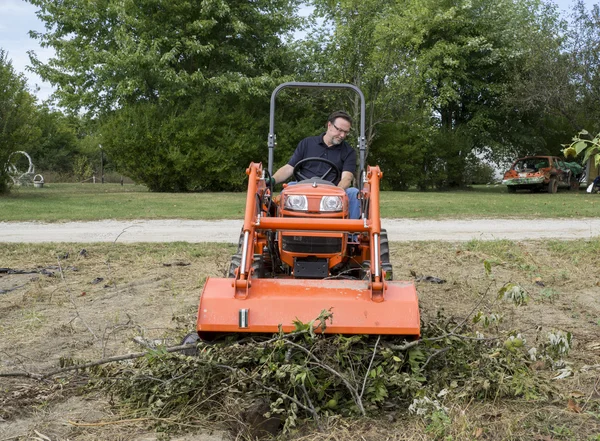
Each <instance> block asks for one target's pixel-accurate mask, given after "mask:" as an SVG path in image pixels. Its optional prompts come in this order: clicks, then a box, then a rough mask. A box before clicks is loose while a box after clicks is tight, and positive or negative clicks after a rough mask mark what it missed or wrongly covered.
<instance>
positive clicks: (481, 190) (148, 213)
mask: <svg viewBox="0 0 600 441" xmlns="http://www.w3.org/2000/svg"><path fill="white" fill-rule="evenodd" d="M244 205H245V194H244V193H151V192H149V191H148V190H147V189H146V188H145V187H144V186H141V185H131V184H130V185H124V186H121V185H119V184H46V185H45V186H44V187H43V188H33V187H24V188H13V189H12V191H11V192H10V193H9V194H8V195H4V196H0V221H44V222H60V221H69V220H88V221H90V220H100V219H170V218H179V219H207V220H210V219H242V218H243V212H244ZM599 214H600V197H599V196H598V195H590V194H587V193H585V192H584V190H583V189H582V190H580V191H579V192H570V191H568V190H564V191H559V193H558V194H554V195H551V194H547V193H533V194H532V193H527V192H526V193H517V194H508V193H507V192H506V188H504V187H502V186H490V187H487V186H475V187H473V188H472V189H469V190H462V191H448V192H433V191H431V192H416V191H414V192H413V191H408V192H389V191H388V192H382V194H381V215H382V216H383V217H385V218H415V219H418V218H427V219H443V218H459V219H460V218H511V217H524V218H537V217H539V218H579V217H596V216H598V215H599Z"/></svg>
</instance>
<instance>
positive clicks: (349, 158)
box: [273, 111, 360, 219]
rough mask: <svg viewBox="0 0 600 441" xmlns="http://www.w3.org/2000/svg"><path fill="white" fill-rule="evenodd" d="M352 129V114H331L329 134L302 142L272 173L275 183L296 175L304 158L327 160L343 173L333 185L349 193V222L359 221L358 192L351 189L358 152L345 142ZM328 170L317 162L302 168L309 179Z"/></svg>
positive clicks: (325, 165)
mask: <svg viewBox="0 0 600 441" xmlns="http://www.w3.org/2000/svg"><path fill="white" fill-rule="evenodd" d="M351 128H352V118H351V117H350V115H348V114H347V113H346V112H343V111H338V112H334V113H332V114H331V115H330V116H329V118H328V119H327V131H326V132H325V133H322V134H321V135H318V136H309V137H308V138H304V139H303V140H302V141H300V143H299V144H298V147H296V151H294V154H293V155H292V157H291V158H290V160H289V161H288V163H287V164H286V165H284V166H283V167H281V168H280V169H279V170H277V171H276V172H275V173H274V174H273V183H274V184H277V183H281V182H284V181H286V180H287V179H289V178H290V177H291V176H292V174H293V171H294V166H295V165H296V164H297V163H298V162H300V161H301V160H302V159H306V158H324V159H328V160H330V161H331V162H333V163H334V164H335V165H337V166H338V168H339V169H340V171H341V173H342V175H341V177H338V180H337V182H334V184H335V185H337V186H338V187H341V188H343V189H344V190H346V194H347V195H348V211H349V215H350V219H359V218H360V201H359V200H358V198H357V195H358V189H357V188H353V187H350V186H351V185H352V180H353V179H354V172H355V170H356V151H354V149H353V148H352V147H351V146H350V144H348V143H347V142H346V141H345V139H346V137H347V136H348V133H350V129H351ZM328 169H329V166H328V165H327V164H324V163H319V162H316V161H315V162H308V163H307V164H306V166H305V167H303V168H302V174H303V175H305V176H306V177H308V178H312V177H314V176H318V177H321V176H322V175H323V173H325V172H326V171H327V170H328Z"/></svg>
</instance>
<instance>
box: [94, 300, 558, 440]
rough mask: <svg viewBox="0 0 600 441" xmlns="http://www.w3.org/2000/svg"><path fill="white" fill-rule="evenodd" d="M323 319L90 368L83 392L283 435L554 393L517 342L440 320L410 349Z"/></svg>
mask: <svg viewBox="0 0 600 441" xmlns="http://www.w3.org/2000/svg"><path fill="white" fill-rule="evenodd" d="M330 318H331V315H330V314H329V313H327V312H323V313H322V314H321V316H320V317H319V318H318V319H316V320H315V321H313V322H310V323H307V324H304V323H300V322H297V323H296V331H295V332H293V333H290V334H283V333H279V334H277V335H275V336H271V337H269V338H262V339H259V338H246V339H243V340H236V341H233V342H232V341H225V342H222V343H215V344H210V345H208V344H205V343H202V342H200V343H198V346H197V350H196V351H195V353H194V354H193V355H191V356H190V355H184V354H182V353H176V352H173V353H171V352H169V351H167V350H165V348H163V349H161V348H158V349H156V350H152V351H150V352H148V353H147V355H146V356H144V357H142V358H138V359H136V360H134V361H130V362H128V363H127V364H124V363H121V364H119V365H104V366H96V367H94V368H93V369H92V370H91V371H92V374H93V375H92V381H91V383H90V385H91V387H93V388H102V389H105V390H108V391H109V392H110V393H111V394H112V395H113V396H118V397H120V398H121V400H122V401H121V402H122V403H124V404H126V405H127V406H128V407H130V408H131V409H133V410H134V411H135V412H136V413H137V414H138V415H139V416H150V417H155V418H156V419H157V420H160V421H165V420H167V419H168V420H169V421H191V420H193V419H194V416H195V415H199V414H201V415H203V416H204V417H208V418H210V419H211V420H213V421H215V420H217V421H221V422H226V420H230V421H238V422H239V421H240V420H241V419H244V415H245V419H246V420H248V419H255V420H260V421H261V424H262V423H264V424H267V423H273V422H274V424H275V427H276V428H277V430H283V431H284V432H287V431H290V430H292V429H293V427H295V426H297V424H298V422H300V421H306V420H310V421H313V422H314V423H315V424H317V426H318V425H319V424H320V420H321V418H323V417H327V416H331V415H333V414H338V415H343V416H353V415H370V414H375V413H381V412H382V411H383V412H385V411H389V412H398V411H399V410H400V411H405V410H406V409H409V410H410V411H413V412H415V413H418V412H420V411H422V409H421V408H422V407H424V406H425V407H427V406H433V407H434V410H435V409H442V410H443V409H444V402H445V401H446V400H455V399H464V400H466V401H468V400H470V399H479V400H485V399H497V398H503V397H521V396H523V397H526V398H527V399H546V398H548V397H549V396H550V395H551V394H552V388H551V387H550V385H549V383H548V382H547V381H546V380H544V379H542V378H541V377H538V376H536V374H535V373H534V371H532V370H531V369H530V367H529V365H530V363H531V360H530V358H529V357H528V354H527V351H526V350H525V348H524V347H522V346H521V345H519V344H506V341H512V342H514V341H515V339H514V338H512V339H509V340H502V341H501V340H500V339H498V338H484V337H482V336H481V335H480V334H477V333H476V332H475V331H474V329H473V328H471V326H470V324H468V323H466V322H462V323H460V324H457V323H454V322H452V321H451V320H447V319H445V318H444V317H441V316H439V317H438V320H437V321H435V322H433V323H429V324H428V325H424V326H423V328H422V332H423V335H422V338H421V339H420V340H416V341H405V340H402V339H399V338H398V337H392V336H386V337H384V336H365V335H356V336H341V335H327V334H323V333H322V331H323V330H324V329H325V328H326V323H327V321H328V320H329V319H330ZM249 415H253V416H251V417H249Z"/></svg>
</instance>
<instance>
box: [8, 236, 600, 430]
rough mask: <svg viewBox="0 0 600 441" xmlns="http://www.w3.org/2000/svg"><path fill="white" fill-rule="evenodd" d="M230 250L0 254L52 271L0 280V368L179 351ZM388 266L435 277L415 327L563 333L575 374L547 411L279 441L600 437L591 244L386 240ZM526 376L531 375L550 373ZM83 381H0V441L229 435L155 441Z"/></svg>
mask: <svg viewBox="0 0 600 441" xmlns="http://www.w3.org/2000/svg"><path fill="white" fill-rule="evenodd" d="M82 249H85V250H86V253H81V254H80V252H81V250H82ZM232 252H233V248H232V247H230V246H223V245H217V244H183V243H175V244H136V245H128V246H125V245H118V244H93V245H92V244H89V245H76V244H51V245H13V244H4V245H3V246H2V247H1V248H0V268H6V267H8V268H12V269H17V270H37V271H41V269H46V270H47V271H49V272H51V273H52V274H53V275H52V276H48V275H43V274H40V273H32V274H11V275H8V274H6V273H0V276H1V277H0V290H4V291H6V292H4V293H2V294H0V335H2V338H1V339H0V372H2V373H6V372H19V371H28V372H44V371H48V370H50V369H54V368H56V367H58V366H59V365H60V364H61V363H62V364H65V363H71V362H77V361H82V360H95V359H99V358H101V357H106V356H112V355H117V354H125V353H129V352H137V351H140V350H141V348H140V346H139V345H137V344H136V343H134V341H133V338H134V337H137V336H141V337H143V338H145V339H146V340H150V341H153V340H160V341H164V342H165V343H166V344H168V345H171V344H177V343H179V340H180V339H181V337H182V336H183V335H184V334H185V333H186V332H187V331H189V330H190V329H193V326H194V323H195V315H196V309H197V303H198V296H199V293H200V289H201V287H202V285H203V282H204V280H205V278H206V277H207V276H212V275H221V274H222V272H223V270H224V269H225V267H226V265H227V262H228V259H229V255H230V254H231V253H232ZM66 253H68V258H64V257H65V256H66ZM84 254H85V255H84ZM59 256H62V257H63V258H59ZM391 258H392V263H393V264H394V273H395V278H396V279H408V278H412V277H413V274H416V275H417V276H423V275H431V276H435V277H439V278H442V279H445V280H446V283H443V284H432V283H424V282H423V283H418V284H417V289H418V291H419V296H420V302H421V307H422V312H423V318H424V320H425V321H432V320H435V317H436V314H437V312H438V311H439V310H440V309H444V311H445V314H446V315H447V316H455V317H456V318H457V319H459V320H460V319H463V318H464V317H466V316H467V315H468V314H469V313H470V312H472V311H473V309H474V308H475V307H476V308H475V309H477V310H479V309H481V310H484V311H487V312H497V313H500V314H503V315H504V321H503V322H502V323H501V324H500V325H499V326H498V330H494V332H496V331H497V332H500V333H501V332H508V331H509V330H518V331H520V332H522V333H523V334H524V336H525V337H526V338H527V342H528V344H531V345H533V344H535V341H536V339H543V338H546V337H545V336H546V333H547V332H548V331H551V330H557V329H560V330H564V331H570V332H571V333H572V334H573V338H574V342H575V346H574V348H573V350H572V351H571V353H570V354H569V356H568V358H567V363H568V366H570V368H571V370H572V372H573V374H572V375H571V376H569V377H567V378H564V379H561V380H552V383H553V384H554V386H555V387H556V388H557V390H558V393H557V394H556V395H555V396H554V398H553V400H551V401H545V402H538V401H527V400H525V399H519V400H494V399H493V398H491V399H488V400H485V401H469V402H462V401H461V400H454V401H451V402H448V403H445V405H446V406H447V407H448V408H449V411H448V417H449V418H448V421H431V420H427V419H423V418H421V417H416V416H411V415H408V412H407V411H406V409H395V410H393V411H386V412H385V413H383V412H382V415H381V417H379V418H378V417H371V418H369V419H366V418H365V419H350V418H342V417H339V416H332V417H330V418H329V419H327V420H326V421H323V425H324V426H325V430H324V432H320V433H318V432H316V430H315V428H314V427H313V426H312V425H311V424H305V425H303V426H302V427H300V428H299V430H298V432H296V433H294V434H288V435H286V436H284V438H285V439H294V440H302V441H308V440H311V441H312V440H332V441H334V440H335V441H337V440H348V439H363V440H373V441H375V440H430V439H435V438H436V437H437V438H438V439H448V440H450V439H452V440H477V439H482V440H541V441H545V440H596V441H597V440H599V439H600V385H599V381H598V378H599V377H600V340H599V335H600V275H599V272H598V268H599V267H600V240H594V241H573V242H519V243H514V242H508V241H498V242H476V241H474V242H469V243H466V244H465V243H463V244H449V243H439V242H436V243H433V242H427V243H425V242H424V243H406V244H404V243H402V244H401V243H393V244H392V246H391ZM485 261H487V262H489V263H490V265H491V274H486V271H485V268H484V262H485ZM100 278H101V279H102V280H101V281H98V279H100ZM506 282H513V283H518V284H519V285H520V286H522V287H523V288H524V289H525V290H526V291H527V293H528V294H529V297H530V300H529V302H528V304H527V305H526V306H523V307H519V308H516V307H515V306H514V305H512V304H509V303H506V302H502V301H500V300H498V299H497V292H498V290H499V289H500V288H501V287H502V286H503V285H504V284H505V283H506ZM15 287H17V288H16V289H14V290H12V289H13V288H15ZM0 292H1V291H0ZM482 331H483V332H488V331H489V330H484V329H482ZM490 332H491V331H490ZM534 367H535V368H536V369H539V370H538V371H535V374H536V375H541V376H544V377H547V378H551V377H553V376H555V375H556V374H557V372H556V371H553V370H551V369H549V368H548V367H545V366H542V365H540V366H534ZM84 383H85V377H83V376H77V375H74V374H73V375H69V376H66V377H63V378H56V379H54V380H52V381H49V382H39V381H35V380H31V379H24V378H2V377H0V440H8V439H15V440H17V439H23V440H25V439H35V437H38V438H40V436H39V435H36V432H35V431H37V432H38V433H40V434H43V435H45V436H47V437H49V438H50V439H52V440H66V439H69V440H71V441H74V440H86V441H87V440H119V439H122V440H125V439H127V440H136V439H137V440H140V441H141V440H142V439H143V440H152V439H157V440H158V439H161V440H166V439H172V440H183V439H186V440H209V439H222V438H227V437H228V436H230V435H229V434H226V433H221V432H218V431H216V432H211V430H216V429H219V426H215V425H214V423H212V422H209V421H207V422H202V419H201V417H199V418H198V420H195V421H194V423H193V426H194V427H186V426H185V425H184V426H181V429H182V430H184V431H185V430H187V431H188V432H187V434H178V433H172V431H171V432H169V433H167V434H161V433H156V432H154V431H152V430H150V429H148V427H150V425H151V424H150V423H152V425H153V426H156V425H157V424H158V426H159V427H160V421H156V419H155V418H153V419H152V421H148V420H144V419H139V418H135V419H132V418H131V415H130V414H128V413H127V411H126V410H125V409H124V408H123V407H121V406H119V405H118V404H119V403H118V402H116V401H113V398H112V397H110V396H104V395H102V394H99V393H97V392H96V393H90V392H85V391H83V390H82V389H81V388H80V386H81V385H83V384H84ZM211 437H212V438H211ZM233 438H235V437H233ZM233 438H231V439H233ZM239 439H241V438H239Z"/></svg>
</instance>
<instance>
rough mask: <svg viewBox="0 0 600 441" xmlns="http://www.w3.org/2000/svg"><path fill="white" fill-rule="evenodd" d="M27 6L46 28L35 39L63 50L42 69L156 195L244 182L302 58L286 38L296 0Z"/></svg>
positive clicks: (45, 2) (78, 0)
mask: <svg viewBox="0 0 600 441" xmlns="http://www.w3.org/2000/svg"><path fill="white" fill-rule="evenodd" d="M31 2H32V3H33V4H35V5H38V6H39V7H40V11H39V13H38V15H39V17H40V18H41V19H42V20H43V21H44V22H45V23H46V27H47V29H48V31H47V32H45V33H34V36H35V37H37V38H39V39H40V41H41V43H42V45H43V46H52V47H54V48H55V50H56V58H54V59H52V60H50V61H49V62H48V63H47V64H43V63H41V62H39V60H36V59H35V56H33V58H32V62H33V64H34V69H35V70H36V71H37V72H38V73H39V74H40V75H41V76H42V77H43V78H44V79H46V80H48V81H50V82H51V83H53V84H54V85H56V86H57V92H56V96H57V98H58V99H59V101H60V103H61V104H62V105H63V106H66V107H67V108H69V109H70V110H71V111H73V112H76V111H79V110H80V109H85V110H87V111H88V115H91V116H92V117H93V118H95V119H96V121H97V131H96V132H95V134H94V135H95V136H97V137H98V139H101V143H102V145H103V147H104V149H105V151H106V153H107V156H108V157H109V158H110V159H111V161H113V162H114V164H115V165H116V166H117V167H118V168H119V170H120V171H121V172H123V173H124V174H127V175H128V176H130V177H132V178H133V179H134V180H136V181H137V182H141V183H145V184H147V185H148V186H149V188H151V189H152V190H154V191H184V190H190V189H202V190H224V189H228V190H233V189H240V188H241V183H242V182H243V180H244V178H245V174H244V170H245V168H246V167H247V166H248V163H249V162H250V161H249V158H252V159H253V160H257V159H256V158H257V156H256V152H257V147H259V146H263V145H266V133H267V130H266V129H265V128H264V127H265V125H266V124H268V117H267V115H268V110H267V109H268V97H269V93H270V91H271V90H272V89H273V87H274V86H275V85H276V84H278V83H279V82H281V81H284V80H287V79H289V78H290V77H287V76H286V75H288V74H290V73H291V72H292V69H291V66H292V65H293V64H294V63H296V59H295V57H294V56H293V52H292V51H291V50H290V48H289V47H288V46H286V45H285V44H284V39H285V37H286V36H288V35H289V34H290V33H291V32H292V31H293V30H294V28H295V26H297V25H298V23H299V22H298V21H297V20H296V17H295V12H296V10H297V6H298V4H299V0H274V1H273V0H256V1H253V2H247V1H245V0H230V1H225V0H215V1H210V2H208V1H201V0H191V1H190V0H169V1H167V0H125V1H121V0H100V1H97V2H96V1H94V2H89V1H85V0H73V1H71V2H68V3H67V2H55V1H52V0H31ZM259 121H260V122H259ZM259 140H260V141H263V140H264V141H263V142H259ZM265 152H266V147H265Z"/></svg>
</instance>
